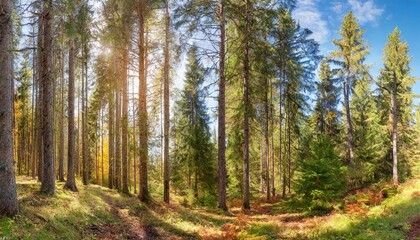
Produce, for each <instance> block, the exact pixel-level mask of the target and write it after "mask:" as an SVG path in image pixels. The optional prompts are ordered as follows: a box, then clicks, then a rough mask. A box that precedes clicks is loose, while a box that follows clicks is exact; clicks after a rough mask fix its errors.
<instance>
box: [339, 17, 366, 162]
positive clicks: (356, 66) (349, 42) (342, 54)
mask: <svg viewBox="0 0 420 240" xmlns="http://www.w3.org/2000/svg"><path fill="white" fill-rule="evenodd" d="M363 33H364V31H363V30H362V29H361V28H360V27H359V23H358V21H357V19H356V18H355V16H354V15H353V13H352V12H349V13H348V14H347V15H346V16H345V17H344V20H343V23H342V25H341V29H340V35H341V39H335V40H334V41H333V43H334V44H335V45H336V46H337V47H338V49H337V50H335V51H333V52H331V57H332V58H333V59H334V60H335V62H336V63H337V64H338V66H339V69H338V76H339V77H340V78H341V79H342V80H343V96H344V109H345V115H346V124H347V146H348V161H349V162H351V161H352V160H353V159H354V157H355V154H354V133H353V123H352V116H351V110H350V99H351V95H352V92H353V89H354V84H355V81H356V80H357V79H358V78H360V76H361V75H363V74H364V73H365V72H366V66H365V65H364V63H363V62H364V60H365V57H366V55H367V54H368V52H369V51H368V49H367V46H366V44H365V42H364V40H363Z"/></svg>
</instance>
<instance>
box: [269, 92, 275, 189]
mask: <svg viewBox="0 0 420 240" xmlns="http://www.w3.org/2000/svg"><path fill="white" fill-rule="evenodd" d="M273 108H274V104H273V85H272V84H270V116H271V133H270V134H271V148H270V149H271V179H270V180H271V189H272V192H271V194H272V196H273V197H275V196H276V187H275V185H274V183H275V176H274V165H275V164H274V155H275V153H274V114H273Z"/></svg>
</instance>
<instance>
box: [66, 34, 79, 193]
mask: <svg viewBox="0 0 420 240" xmlns="http://www.w3.org/2000/svg"><path fill="white" fill-rule="evenodd" d="M74 60H75V49H74V40H73V39H71V40H70V42H69V90H68V105H69V106H68V120H69V123H68V124H69V126H68V149H67V151H68V152H67V182H66V184H65V185H64V188H66V189H69V190H71V191H73V192H77V187H76V181H75V161H76V129H75V126H74V94H75V77H74Z"/></svg>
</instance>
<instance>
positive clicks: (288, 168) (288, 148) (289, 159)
mask: <svg viewBox="0 0 420 240" xmlns="http://www.w3.org/2000/svg"><path fill="white" fill-rule="evenodd" d="M287 111H288V117H287V187H288V190H289V194H290V182H291V178H292V175H291V165H292V156H291V151H290V150H291V142H292V138H291V129H290V111H291V110H290V99H288V100H287Z"/></svg>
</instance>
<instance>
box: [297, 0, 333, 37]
mask: <svg viewBox="0 0 420 240" xmlns="http://www.w3.org/2000/svg"><path fill="white" fill-rule="evenodd" d="M318 2H319V0H298V1H297V8H296V10H295V11H294V13H293V16H294V17H295V18H296V19H297V21H298V22H299V24H300V26H302V27H304V28H308V29H310V30H311V31H312V32H313V34H312V36H313V38H314V39H315V40H316V41H318V42H319V43H321V44H322V43H325V42H327V41H328V38H329V36H330V32H329V30H328V26H327V22H326V21H325V20H324V19H323V18H322V13H321V11H320V10H319V9H318V7H317V6H318V5H319V4H318Z"/></svg>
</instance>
